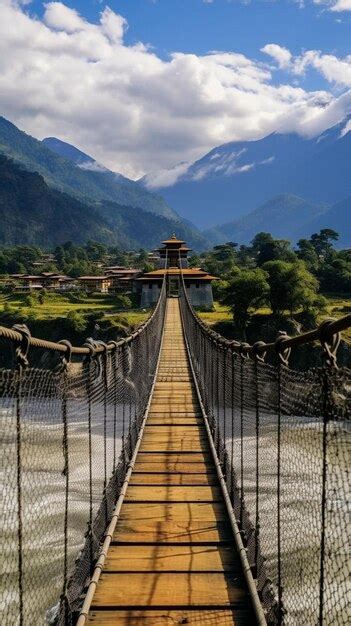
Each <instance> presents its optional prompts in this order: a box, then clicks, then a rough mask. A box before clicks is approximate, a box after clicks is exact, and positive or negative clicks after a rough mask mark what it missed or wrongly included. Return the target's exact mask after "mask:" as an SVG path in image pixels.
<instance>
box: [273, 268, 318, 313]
mask: <svg viewBox="0 0 351 626" xmlns="http://www.w3.org/2000/svg"><path fill="white" fill-rule="evenodd" d="M263 269H264V270H265V271H266V272H267V274H268V283H269V301H270V305H271V308H272V312H273V314H274V315H281V314H282V313H283V312H284V311H285V310H288V311H290V316H291V317H293V314H294V312H295V311H297V310H298V309H302V310H304V311H307V310H308V309H309V308H311V307H313V306H314V305H316V303H317V292H318V287H319V283H318V280H317V279H316V277H315V276H313V274H311V272H309V271H308V269H307V268H306V265H305V264H304V262H303V261H297V262H295V263H288V262H286V261H268V263H265V265H264V266H263Z"/></svg>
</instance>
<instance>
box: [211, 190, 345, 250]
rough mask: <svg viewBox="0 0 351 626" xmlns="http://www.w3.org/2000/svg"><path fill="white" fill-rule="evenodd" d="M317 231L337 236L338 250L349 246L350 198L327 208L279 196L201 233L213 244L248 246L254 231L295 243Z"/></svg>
mask: <svg viewBox="0 0 351 626" xmlns="http://www.w3.org/2000/svg"><path fill="white" fill-rule="evenodd" d="M321 228H333V229H334V230H336V231H337V232H338V233H339V235H340V239H339V241H338V244H337V245H338V247H342V246H343V247H348V246H351V198H349V199H347V200H345V201H342V202H340V203H337V204H336V205H334V206H332V207H329V206H328V205H318V204H313V203H311V202H308V201H307V200H305V199H303V198H300V197H298V196H294V195H292V194H282V195H279V196H275V197H274V198H271V199H270V200H268V201H267V202H265V203H264V204H263V205H261V206H259V207H258V208H257V209H255V210H254V211H251V212H250V213H248V214H247V215H244V216H243V217H240V218H239V219H237V220H233V221H232V222H227V223H226V224H222V225H219V226H215V227H213V228H210V229H208V230H206V231H204V234H205V235H206V237H207V238H208V239H209V240H210V241H211V242H212V243H213V244H220V243H224V242H225V241H235V242H236V243H238V244H248V243H250V241H251V240H252V239H253V237H254V236H255V235H256V234H257V233H258V232H269V233H271V234H272V235H273V236H274V237H277V238H279V239H289V240H290V241H292V242H293V243H296V242H297V241H298V239H301V238H306V237H310V236H311V235H312V234H313V233H315V232H318V231H319V230H321Z"/></svg>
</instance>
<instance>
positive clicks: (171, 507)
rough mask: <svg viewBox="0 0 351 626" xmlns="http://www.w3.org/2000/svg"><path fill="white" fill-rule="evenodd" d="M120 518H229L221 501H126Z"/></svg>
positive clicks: (178, 519)
mask: <svg viewBox="0 0 351 626" xmlns="http://www.w3.org/2000/svg"><path fill="white" fill-rule="evenodd" d="M120 519H124V520H133V521H134V520H153V521H154V523H155V524H156V523H158V522H159V521H162V520H168V521H171V520H173V521H176V522H179V521H183V522H186V523H189V522H191V521H194V522H204V521H206V522H224V521H226V520H227V519H228V514H227V509H226V508H225V506H224V504H222V503H219V502H213V503H210V502H208V503H203V502H159V503H154V502H144V503H141V502H138V503H133V502H125V503H124V505H123V507H122V510H121V514H120Z"/></svg>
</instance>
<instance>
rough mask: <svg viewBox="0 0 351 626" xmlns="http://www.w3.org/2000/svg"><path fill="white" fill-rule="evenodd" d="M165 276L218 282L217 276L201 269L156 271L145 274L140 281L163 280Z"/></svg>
mask: <svg viewBox="0 0 351 626" xmlns="http://www.w3.org/2000/svg"><path fill="white" fill-rule="evenodd" d="M165 274H167V276H180V274H182V275H183V276H184V278H185V279H187V278H194V279H196V280H217V277H216V276H212V275H211V274H208V273H207V272H205V271H204V270H202V269H201V268H199V267H197V268H196V267H194V268H187V269H182V270H180V269H179V267H170V268H167V269H160V270H154V271H152V272H147V273H146V274H143V276H142V277H141V278H139V280H149V279H153V278H155V279H160V278H163V277H164V275H165Z"/></svg>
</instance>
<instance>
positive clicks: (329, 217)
mask: <svg viewBox="0 0 351 626" xmlns="http://www.w3.org/2000/svg"><path fill="white" fill-rule="evenodd" d="M322 228H333V229H334V230H336V232H337V233H339V240H338V242H337V245H338V247H340V248H351V197H349V198H347V199H346V200H342V201H341V202H337V203H336V204H335V205H334V206H332V207H330V208H329V209H328V210H327V211H325V212H324V213H322V214H321V215H319V216H316V217H315V218H314V219H313V220H311V222H308V223H307V224H305V226H304V228H303V229H302V231H300V233H301V237H305V236H306V231H308V234H311V233H316V232H318V231H320V230H321V229H322Z"/></svg>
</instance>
